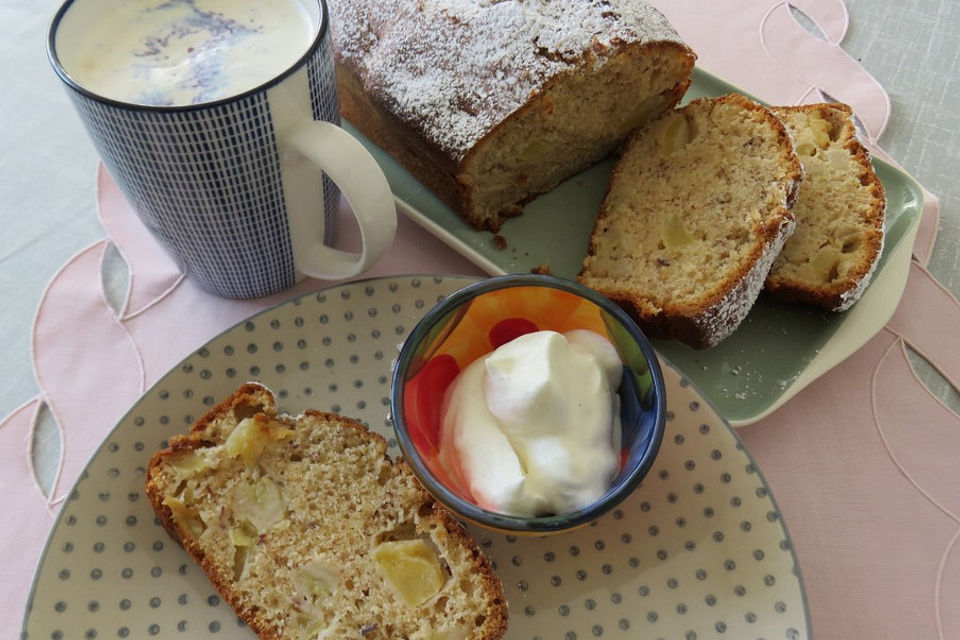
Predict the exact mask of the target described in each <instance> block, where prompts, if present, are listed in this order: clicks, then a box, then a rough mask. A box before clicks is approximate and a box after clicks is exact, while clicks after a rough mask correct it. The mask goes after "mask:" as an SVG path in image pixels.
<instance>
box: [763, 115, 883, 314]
mask: <svg viewBox="0 0 960 640" xmlns="http://www.w3.org/2000/svg"><path fill="white" fill-rule="evenodd" d="M773 112H774V113H775V114H776V115H777V117H779V118H780V119H781V120H782V121H783V123H784V124H785V125H786V126H787V129H788V130H789V131H790V133H791V135H792V136H793V139H794V142H795V145H796V150H797V155H798V157H799V158H800V161H801V162H802V163H803V167H804V178H803V182H802V183H801V185H800V195H799V197H798V199H797V203H796V205H794V209H793V211H794V214H795V216H796V219H797V228H796V231H795V232H794V234H793V235H792V236H791V237H790V239H789V240H787V243H786V245H785V246H784V248H783V251H782V252H781V253H780V256H779V257H778V258H777V260H776V261H775V262H774V264H773V268H772V270H771V271H770V276H769V277H768V279H767V283H766V288H767V290H768V291H770V292H771V293H772V294H774V295H776V296H777V297H779V298H781V299H785V300H791V301H797V302H806V303H810V304H815V305H818V306H821V307H824V308H826V309H829V310H832V311H843V310H846V309H848V308H849V307H850V306H851V305H853V303H854V302H856V301H857V300H858V299H859V298H860V296H861V295H862V293H863V291H864V290H865V289H866V287H867V285H868V284H869V282H870V279H871V276H872V274H873V271H874V269H875V268H876V265H877V262H878V260H879V258H880V253H881V251H882V249H883V218H884V213H885V208H886V200H885V197H884V193H883V185H882V184H881V182H880V180H879V178H878V177H877V175H876V172H875V171H874V169H873V165H872V164H871V162H870V158H869V156H868V154H867V151H866V149H865V148H864V147H863V146H862V145H861V144H860V143H859V142H858V141H857V138H856V129H855V127H854V125H853V122H852V119H851V109H850V107H849V106H847V105H844V104H827V103H823V104H815V105H803V106H798V107H774V109H773Z"/></svg>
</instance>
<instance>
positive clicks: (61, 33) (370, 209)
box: [48, 0, 396, 298]
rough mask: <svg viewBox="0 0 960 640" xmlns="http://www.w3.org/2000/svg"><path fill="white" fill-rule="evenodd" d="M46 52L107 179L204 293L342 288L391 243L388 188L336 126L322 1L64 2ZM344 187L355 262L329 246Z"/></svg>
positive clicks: (367, 158) (392, 216) (392, 230)
mask: <svg viewBox="0 0 960 640" xmlns="http://www.w3.org/2000/svg"><path fill="white" fill-rule="evenodd" d="M48 50H49V55H50V59H51V63H52V64H53V67H54V70H55V71H56V72H57V74H58V75H59V76H60V78H61V79H62V80H63V81H64V83H65V85H66V87H67V89H68V93H69V95H70V97H71V99H72V100H73V102H74V105H75V106H76V108H77V111H78V113H79V114H80V116H81V118H82V119H83V120H84V124H85V125H86V127H87V130H88V132H89V133H90V136H91V138H92V139H93V141H94V144H95V145H96V146H97V149H98V151H99V152H100V155H101V157H102V159H103V160H104V164H105V165H106V167H107V169H108V170H109V171H110V174H111V175H112V176H113V178H114V179H115V180H116V181H117V183H118V185H119V186H120V188H121V190H122V191H123V192H124V194H125V196H126V198H127V200H128V201H129V202H130V204H131V206H132V207H133V208H134V210H135V211H136V212H137V214H138V216H139V217H140V218H141V220H142V221H143V222H144V224H145V225H146V226H147V227H148V228H149V229H150V230H151V231H152V232H153V233H154V234H155V236H156V237H157V238H158V239H159V240H160V241H161V243H162V244H163V245H164V246H165V247H166V248H167V249H168V251H169V252H170V253H171V255H172V256H173V258H174V259H175V260H176V261H177V263H178V265H180V267H181V268H182V269H183V270H184V271H185V272H186V273H187V274H188V275H189V276H192V278H193V279H194V281H195V282H196V283H197V284H198V285H199V286H201V288H203V289H205V290H207V291H210V292H212V293H215V294H218V295H223V296H227V297H237V298H249V297H258V296H262V295H268V294H272V293H276V292H278V291H281V290H283V289H285V288H287V287H289V286H292V285H293V284H295V283H296V282H297V281H298V280H300V279H302V278H303V277H306V276H311V277H317V278H343V277H349V276H352V275H355V274H357V273H360V272H362V271H365V270H366V269H368V268H369V267H370V266H372V264H373V263H374V262H375V261H376V259H377V258H379V256H380V255H382V254H383V253H384V252H385V251H386V249H387V248H389V246H390V245H391V243H392V241H393V237H394V234H395V231H396V210H395V207H394V203H393V198H392V195H391V193H390V190H389V186H388V185H387V183H386V179H385V177H384V176H383V173H382V172H381V170H380V168H379V166H378V165H377V164H376V162H375V161H374V159H373V158H372V156H370V154H369V153H368V152H367V151H366V150H365V149H364V148H363V146H362V145H361V144H360V143H359V142H358V141H357V140H356V139H354V138H353V137H351V136H350V135H349V134H347V133H346V132H344V131H343V130H342V129H340V128H339V126H338V125H339V121H340V120H339V103H338V101H337V94H336V82H335V78H334V72H333V53H332V45H331V42H330V25H329V17H328V14H327V8H326V4H325V2H324V0H67V2H66V3H65V4H64V5H63V6H62V7H61V9H60V11H59V12H58V13H57V15H56V17H55V18H54V20H53V24H52V26H51V29H50V38H49V42H48ZM338 187H339V190H338ZM341 190H342V191H343V193H344V195H345V196H346V199H347V201H348V202H349V203H350V205H351V208H352V210H353V213H354V215H355V216H356V218H357V222H358V226H359V228H360V234H361V237H362V240H363V247H362V249H361V251H360V252H359V253H358V254H351V253H345V252H343V251H340V250H338V249H336V248H334V247H332V246H330V245H329V243H330V242H331V240H332V238H333V227H334V224H335V222H336V215H335V213H336V209H337V204H338V202H339V192H340V191H341Z"/></svg>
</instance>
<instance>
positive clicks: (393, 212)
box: [287, 120, 397, 279]
mask: <svg viewBox="0 0 960 640" xmlns="http://www.w3.org/2000/svg"><path fill="white" fill-rule="evenodd" d="M287 139H288V141H289V143H290V145H291V146H293V147H295V148H296V150H297V151H298V152H299V153H300V154H301V155H302V156H303V157H304V158H306V159H307V160H309V161H310V162H312V163H313V164H314V165H316V166H317V167H318V168H319V169H321V170H322V171H323V172H324V173H326V174H327V175H328V176H329V177H330V179H331V180H333V182H334V183H336V185H337V187H339V188H340V191H341V193H343V195H344V197H345V198H346V200H347V202H348V203H349V204H350V208H351V209H352V211H353V215H354V217H355V218H356V220H357V226H358V227H359V229H360V237H361V240H362V248H361V250H360V253H350V252H348V251H342V250H340V249H335V248H333V247H330V246H327V245H325V244H323V239H322V238H321V239H318V240H309V241H308V242H309V243H310V244H309V246H308V249H307V250H305V251H301V252H297V256H296V260H297V268H298V270H299V271H300V272H301V273H303V274H304V275H307V276H310V277H312V278H320V279H336V278H347V277H350V276H355V275H357V274H359V273H362V272H363V271H366V270H367V269H369V268H370V267H371V266H373V263H374V262H376V261H377V260H378V259H379V258H380V257H381V256H382V255H383V254H384V253H385V252H386V251H387V249H389V248H390V246H391V245H392V244H393V238H394V236H395V235H396V232H397V208H396V205H395V204H394V201H393V193H392V192H391V191H390V185H389V184H387V179H386V177H385V176H384V175H383V171H382V170H381V169H380V165H379V164H377V161H376V160H374V159H373V156H372V155H370V152H369V151H367V150H366V148H364V146H363V145H362V144H360V142H359V141H358V140H357V139H356V138H354V137H353V136H351V135H350V134H349V133H347V132H346V131H344V130H343V129H341V128H340V127H338V126H337V125H335V124H331V123H329V122H325V121H322V120H312V121H308V122H305V123H303V124H302V125H300V126H299V127H297V128H296V129H295V130H293V131H292V132H291V135H290V136H289V137H288V138H287ZM321 215H322V214H321ZM302 241H303V239H295V242H302Z"/></svg>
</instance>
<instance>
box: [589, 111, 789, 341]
mask: <svg viewBox="0 0 960 640" xmlns="http://www.w3.org/2000/svg"><path fill="white" fill-rule="evenodd" d="M801 176H802V169H801V165H800V162H799V160H798V159H797V157H796V154H795V153H794V151H793V145H792V143H791V140H790V137H789V135H788V134H787V131H786V129H785V128H784V126H783V124H782V123H781V122H780V121H779V120H778V119H777V118H776V117H775V116H774V115H773V114H772V113H771V112H770V111H769V110H768V109H766V108H765V107H763V106H761V105H759V104H757V103H755V102H752V101H750V100H748V99H747V98H744V97H742V96H739V95H734V94H731V95H727V96H722V97H719V98H711V99H706V98H704V99H699V100H694V101H693V102H691V103H690V104H688V105H687V106H685V107H683V108H682V109H677V110H674V111H673V112H672V113H669V114H667V115H666V116H663V117H661V118H659V119H657V120H656V121H654V122H651V123H649V124H647V125H646V126H644V127H641V128H640V129H639V130H638V131H637V132H635V134H634V135H632V136H631V138H630V140H629V141H628V143H627V145H626V147H625V148H624V151H623V154H622V156H621V157H620V158H619V160H618V161H617V164H616V165H615V167H614V170H613V173H612V176H611V181H610V186H609V190H608V192H607V194H606V196H605V198H604V200H603V202H602V204H601V209H600V213H599V215H598V216H597V220H596V222H595V225H594V228H593V232H592V235H591V237H590V243H589V248H588V254H587V256H586V258H585V259H584V261H583V265H582V268H581V271H580V274H579V280H580V282H581V283H583V284H584V285H586V286H588V287H591V288H593V289H595V290H597V291H599V292H600V293H603V294H605V295H606V296H608V297H609V298H611V299H613V300H614V301H616V302H617V303H619V304H620V305H622V306H623V307H624V308H625V309H626V310H627V311H628V312H630V313H631V314H632V315H633V316H634V318H635V319H636V320H637V322H638V323H639V324H640V326H641V327H642V328H643V329H644V330H645V331H646V332H647V333H648V334H649V335H652V336H656V337H663V338H675V339H677V340H680V341H682V342H684V343H687V344H689V345H690V346H692V347H695V348H703V347H709V346H712V345H715V344H716V343H718V342H720V341H721V340H722V339H724V338H725V337H727V336H728V335H729V334H730V333H732V332H733V331H734V329H736V327H737V326H738V325H739V324H740V322H742V320H743V318H744V317H745V316H746V315H747V312H748V311H749V310H750V308H751V306H752V305H753V303H754V301H755V300H756V298H757V296H758V295H759V293H760V290H761V288H762V287H763V283H764V280H765V279H766V277H767V273H768V272H769V270H770V266H771V265H772V264H773V260H774V258H775V257H776V255H777V254H778V253H779V252H780V249H781V248H782V247H783V243H784V241H785V240H786V239H787V237H789V235H790V233H791V232H792V231H793V228H794V219H793V214H792V213H791V211H790V208H791V206H792V205H793V203H794V201H795V200H796V197H797V189H798V185H799V183H800V179H801Z"/></svg>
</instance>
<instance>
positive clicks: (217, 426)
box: [147, 384, 507, 640]
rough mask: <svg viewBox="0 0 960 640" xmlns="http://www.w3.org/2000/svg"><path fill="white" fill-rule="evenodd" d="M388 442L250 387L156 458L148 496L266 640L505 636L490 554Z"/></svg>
mask: <svg viewBox="0 0 960 640" xmlns="http://www.w3.org/2000/svg"><path fill="white" fill-rule="evenodd" d="M386 448H387V445H386V442H385V441H384V439H383V438H382V437H381V436H379V435H377V434H374V433H373V432H371V431H369V430H367V429H366V428H365V427H364V426H363V425H362V424H360V423H358V422H356V421H354V420H351V419H349V418H344V417H341V416H338V415H334V414H329V413H320V412H316V411H307V412H305V413H303V414H302V415H300V416H298V417H296V418H293V417H290V416H286V415H283V414H278V412H277V407H276V404H275V401H274V398H273V395H272V394H271V393H270V392H269V391H268V390H267V389H266V388H264V387H262V386H260V385H257V384H247V385H245V386H243V387H241V388H240V389H239V390H238V391H237V392H236V393H234V394H233V395H232V396H231V397H230V398H228V399H227V400H225V401H224V402H223V403H221V404H220V405H218V406H217V407H216V408H214V409H213V410H212V411H210V413H208V414H207V415H206V416H205V417H203V418H201V419H200V420H199V421H198V422H197V423H196V424H195V425H194V427H193V428H192V429H191V431H190V433H189V434H187V435H185V436H177V437H174V438H172V439H171V440H170V442H169V447H168V448H166V449H165V450H163V451H160V452H158V453H156V454H155V455H154V456H153V457H152V459H151V460H150V464H149V468H148V471H147V495H148V496H149V499H150V502H151V504H152V505H153V507H154V509H155V510H156V512H157V514H158V516H159V519H160V521H161V523H162V524H163V525H164V527H165V528H166V529H167V530H168V531H169V532H170V534H171V535H173V537H174V538H176V539H177V540H178V541H180V542H181V543H182V544H183V546H184V548H185V549H186V550H187V552H188V553H189V554H190V555H191V556H193V558H194V559H195V560H196V561H197V562H198V563H199V564H200V565H201V566H202V567H203V570H204V571H205V572H206V574H207V576H208V577H209V578H210V580H211V581H212V583H213V585H214V586H215V587H216V589H217V590H218V591H219V592H220V593H221V594H222V595H223V597H224V599H225V600H226V601H227V602H229V604H230V605H231V606H233V608H234V609H235V610H236V612H237V614H238V615H239V616H240V617H241V618H242V619H243V620H244V621H245V622H246V623H247V624H248V625H249V626H250V627H251V628H252V629H253V630H254V631H256V633H257V634H258V635H259V636H260V637H261V638H263V639H264V640H268V639H270V640H274V639H275V640H279V639H284V640H307V639H315V638H365V639H367V640H375V639H384V640H395V639H396V638H409V639H410V640H415V639H436V640H439V639H450V640H453V639H457V640H462V639H471V640H473V639H477V640H479V639H490V638H500V637H501V636H502V635H503V633H504V631H505V629H506V622H507V608H506V603H505V600H504V596H503V588H502V585H501V584H500V582H499V580H498V578H497V577H496V576H495V575H494V573H493V571H492V569H491V566H490V564H489V562H488V560H487V559H486V557H485V556H484V555H483V553H482V552H481V550H480V549H479V548H478V547H477V545H476V544H475V543H474V541H473V539H472V538H471V537H470V536H469V535H468V534H467V532H466V531H465V529H463V527H462V526H461V525H460V524H459V523H458V522H457V521H456V520H455V519H454V518H453V517H452V516H451V515H450V514H449V513H448V512H447V511H445V510H444V509H443V508H441V507H440V506H439V505H437V504H436V503H435V502H434V501H433V500H432V498H431V497H430V496H429V495H428V494H427V493H426V492H425V491H424V489H423V488H422V487H421V486H420V485H419V484H418V482H417V480H416V478H415V476H414V475H413V474H412V472H411V471H410V470H409V468H408V467H406V465H405V464H404V463H403V461H402V460H398V462H397V463H393V462H391V461H390V459H389V458H388V457H387V455H386Z"/></svg>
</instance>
